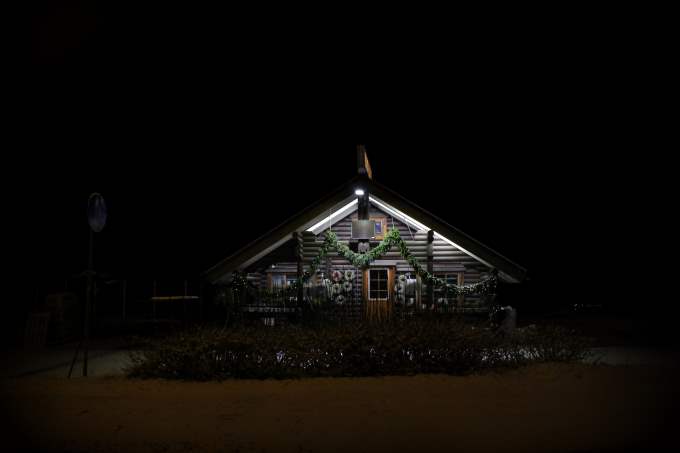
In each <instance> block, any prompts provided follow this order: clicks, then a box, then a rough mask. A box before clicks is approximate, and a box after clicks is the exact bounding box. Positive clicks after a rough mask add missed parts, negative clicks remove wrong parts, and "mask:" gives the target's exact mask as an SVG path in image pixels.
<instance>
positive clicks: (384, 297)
mask: <svg viewBox="0 0 680 453" xmlns="http://www.w3.org/2000/svg"><path fill="white" fill-rule="evenodd" d="M394 274H395V268H394V267H393V266H392V267H375V268H369V269H366V270H365V271H364V288H363V289H364V291H363V293H364V301H365V302H366V318H367V319H368V320H370V321H383V320H385V319H387V318H389V317H390V315H391V314H392V291H393V286H394Z"/></svg>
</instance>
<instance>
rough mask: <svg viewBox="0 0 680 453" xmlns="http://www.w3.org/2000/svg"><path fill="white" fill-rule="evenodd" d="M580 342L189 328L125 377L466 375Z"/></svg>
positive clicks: (441, 332)
mask: <svg viewBox="0 0 680 453" xmlns="http://www.w3.org/2000/svg"><path fill="white" fill-rule="evenodd" d="M587 346H588V344H587V342H586V341H584V340H583V339H581V338H580V337H577V336H574V335H573V334H572V333H570V332H567V331H566V330H564V329H558V328H548V327H545V328H540V329H538V328H527V329H518V330H517V331H516V332H515V333H514V334H512V335H509V336H501V335H499V334H497V333H495V332H493V331H491V330H489V329H486V328H483V327H481V326H475V325H470V324H466V323H463V322H460V321H457V320H455V319H443V320H432V319H412V320H408V321H394V322H391V323H385V324H378V325H376V324H361V323H358V324H345V325H331V326H325V327H317V328H311V327H300V326H294V325H288V326H284V327H275V328H272V327H264V326H262V327H259V326H258V327H236V328H233V329H228V330H227V329H214V328H194V329H192V330H187V331H184V332H181V333H178V334H175V335H172V336H169V337H167V338H165V339H163V340H162V341H158V342H156V343H155V344H154V345H153V346H152V347H151V348H149V349H148V350H147V351H145V352H143V353H138V354H135V355H134V356H133V365H132V367H131V368H130V369H129V375H130V376H133V377H144V378H167V379H190V380H210V379H218V380H219V379H227V378H294V377H313V376H379V375H403V374H415V373H446V374H468V373H472V372H479V371H483V370H487V369H491V368H498V367H508V366H520V365H524V364H528V363H535V362H545V361H574V360H579V359H582V358H584V357H585V355H586V353H587Z"/></svg>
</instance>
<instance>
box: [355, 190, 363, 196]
mask: <svg viewBox="0 0 680 453" xmlns="http://www.w3.org/2000/svg"><path fill="white" fill-rule="evenodd" d="M354 193H355V194H357V195H359V196H362V195H363V194H364V191H363V190H362V189H357V190H355V191H354Z"/></svg>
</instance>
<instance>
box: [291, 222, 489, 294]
mask: <svg viewBox="0 0 680 453" xmlns="http://www.w3.org/2000/svg"><path fill="white" fill-rule="evenodd" d="M395 245H396V246H397V247H398V248H399V253H400V254H401V256H402V258H404V260H406V261H407V262H408V263H409V265H410V266H411V267H412V268H413V270H414V271H415V272H416V274H417V275H419V276H420V278H422V279H423V280H424V281H425V282H426V283H427V284H428V285H434V286H436V287H439V288H443V289H444V290H445V291H446V293H447V294H448V295H453V296H458V295H471V294H492V293H494V292H495V291H496V285H497V284H498V275H497V274H498V271H497V270H496V269H492V271H491V275H490V276H489V277H487V278H485V279H484V280H482V281H480V282H477V283H471V284H466V285H455V284H452V283H447V282H446V280H444V279H442V278H439V277H436V276H435V275H433V274H431V273H430V272H428V271H427V270H426V269H424V268H423V266H422V265H421V264H420V263H419V262H418V260H417V259H416V257H415V256H413V253H411V251H410V250H409V249H408V247H407V246H406V242H404V240H403V239H402V238H401V235H400V234H399V230H397V229H396V228H393V229H392V230H390V231H389V232H388V233H387V234H386V235H385V238H384V239H383V240H382V241H381V242H380V244H378V245H377V246H376V247H375V248H373V249H372V250H369V251H368V252H366V253H356V252H354V251H352V250H351V249H350V248H349V247H348V246H347V245H345V244H343V243H341V242H339V241H338V237H337V235H336V234H335V233H334V232H332V231H327V232H326V237H325V239H324V241H323V244H322V245H321V249H320V250H319V254H318V255H317V256H315V257H314V259H312V262H311V265H310V270H309V271H308V272H305V274H304V276H303V277H302V279H301V281H300V282H298V284H303V283H305V282H306V281H308V280H309V279H310V278H311V276H312V275H314V274H316V272H317V270H318V269H319V266H320V265H321V261H322V260H323V259H324V258H325V257H326V255H327V254H328V251H329V250H330V249H331V248H334V249H335V250H337V252H338V255H340V256H341V257H343V258H344V259H346V260H347V261H349V262H350V263H351V264H352V265H353V266H356V267H359V268H362V269H365V268H367V267H368V266H369V265H370V264H371V263H372V262H373V261H375V260H377V259H378V258H380V257H381V256H383V255H384V254H385V253H387V252H388V251H389V250H390V249H391V248H392V247H393V246H395Z"/></svg>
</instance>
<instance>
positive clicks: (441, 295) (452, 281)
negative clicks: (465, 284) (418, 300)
mask: <svg viewBox="0 0 680 453" xmlns="http://www.w3.org/2000/svg"><path fill="white" fill-rule="evenodd" d="M435 275H436V276H437V277H439V278H441V279H444V281H446V283H448V284H449V285H457V284H458V274H457V273H455V274H435ZM434 288H435V289H434V294H435V296H434V297H435V300H436V301H438V300H439V299H450V298H451V297H450V296H447V294H446V290H445V289H444V288H443V287H441V286H435V287H434Z"/></svg>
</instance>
